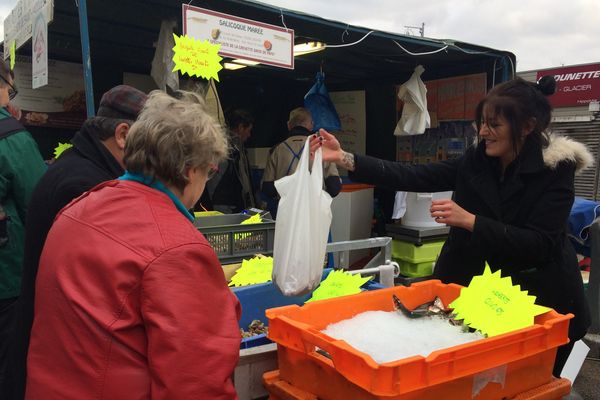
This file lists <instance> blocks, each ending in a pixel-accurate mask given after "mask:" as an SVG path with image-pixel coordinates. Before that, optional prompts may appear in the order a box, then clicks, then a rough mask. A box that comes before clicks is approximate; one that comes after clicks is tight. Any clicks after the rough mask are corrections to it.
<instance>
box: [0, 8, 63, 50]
mask: <svg viewBox="0 0 600 400" xmlns="http://www.w3.org/2000/svg"><path fill="white" fill-rule="evenodd" d="M40 10H41V12H42V13H43V14H44V19H45V20H46V24H49V23H50V22H52V19H53V18H54V1H53V0H19V1H18V2H17V4H16V5H15V7H14V8H13V9H12V11H11V12H10V14H9V15H8V16H7V17H6V18H5V19H4V59H5V60H6V59H8V57H9V55H10V45H11V44H12V42H13V41H15V43H16V48H17V49H18V48H19V47H21V46H22V45H23V44H25V42H27V41H28V40H29V39H31V36H32V23H33V18H32V17H33V16H34V15H36V14H37V12H38V11H40Z"/></svg>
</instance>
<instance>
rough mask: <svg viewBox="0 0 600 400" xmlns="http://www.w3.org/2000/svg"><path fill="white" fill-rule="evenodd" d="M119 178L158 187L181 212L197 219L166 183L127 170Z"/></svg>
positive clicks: (191, 219)
mask: <svg viewBox="0 0 600 400" xmlns="http://www.w3.org/2000/svg"><path fill="white" fill-rule="evenodd" d="M118 179H119V180H121V181H134V182H139V183H142V184H144V185H146V186H149V187H151V188H153V189H156V190H158V191H160V192H163V193H164V194H166V195H167V196H169V198H170V199H171V201H172V202H173V204H175V207H177V209H178V210H179V212H181V213H182V214H183V215H184V216H185V217H186V218H187V219H189V220H190V221H191V222H194V219H195V218H194V216H193V215H192V214H191V213H190V212H189V211H188V209H187V208H185V206H184V205H183V203H182V202H181V200H179V198H177V196H175V194H174V193H173V192H171V191H170V190H169V189H168V188H167V187H166V186H165V185H163V184H162V182H160V181H158V180H156V179H153V178H150V177H149V176H145V175H142V174H136V173H133V172H129V171H125V174H124V175H122V176H120V177H119V178H118Z"/></svg>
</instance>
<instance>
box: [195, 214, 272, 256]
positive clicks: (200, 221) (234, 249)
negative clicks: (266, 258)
mask: <svg viewBox="0 0 600 400" xmlns="http://www.w3.org/2000/svg"><path fill="white" fill-rule="evenodd" d="M250 216H251V215H248V214H225V215H214V216H210V217H198V218H196V222H195V223H194V224H195V225H196V227H197V228H198V230H199V231H200V232H202V234H203V235H204V237H206V240H208V242H209V243H210V245H211V246H212V247H213V249H214V250H215V253H217V256H218V257H219V260H220V261H221V264H230V263H235V262H240V261H241V260H242V259H244V258H248V257H252V256H253V255H254V254H257V253H261V254H264V255H272V254H273V241H274V240H275V221H273V220H272V219H266V218H263V222H262V223H260V224H248V225H240V223H241V222H242V221H244V220H246V219H248V218H250Z"/></svg>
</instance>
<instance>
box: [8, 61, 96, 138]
mask: <svg viewBox="0 0 600 400" xmlns="http://www.w3.org/2000/svg"><path fill="white" fill-rule="evenodd" d="M0 54H1V53H0ZM17 65H18V67H17V68H16V69H15V83H16V84H17V87H18V88H19V94H18V95H17V97H15V99H14V100H12V101H11V103H12V104H14V105H15V106H17V107H18V108H19V109H20V110H21V112H22V117H21V123H22V124H23V125H27V126H41V127H47V128H67V129H79V128H80V127H81V124H82V123H83V121H85V119H86V112H85V111H86V108H85V90H84V84H83V66H82V65H81V64H74V63H69V62H63V61H56V60H48V74H47V79H48V84H47V85H45V86H43V87H40V88H38V89H32V79H33V76H32V59H31V57H29V56H19V55H18V56H17Z"/></svg>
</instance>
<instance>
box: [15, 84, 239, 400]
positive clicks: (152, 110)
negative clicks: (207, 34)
mask: <svg viewBox="0 0 600 400" xmlns="http://www.w3.org/2000/svg"><path fill="white" fill-rule="evenodd" d="M226 156H227V139H226V137H225V135H224V133H223V132H222V130H221V128H220V127H219V126H218V125H217V124H216V123H215V121H214V120H213V119H212V118H211V117H210V116H209V115H208V114H207V113H206V110H205V108H204V104H203V101H202V99H201V98H199V97H198V96H196V95H195V94H192V93H185V92H180V94H179V98H178V99H175V98H173V97H170V96H168V95H166V94H164V93H161V92H158V91H157V92H153V93H151V95H150V96H149V98H148V101H147V102H146V105H145V107H144V109H143V110H142V112H141V114H140V116H139V118H138V120H137V121H136V122H135V124H134V125H133V126H132V127H131V130H130V132H129V135H128V137H127V143H126V146H125V157H124V161H125V165H126V167H127V173H126V174H125V175H123V176H122V177H121V178H119V179H118V180H114V181H108V182H105V183H102V184H100V185H98V186H97V187H95V188H94V189H92V190H90V191H89V192H87V193H85V194H83V195H82V196H81V197H79V198H78V199H76V200H74V201H73V202H71V203H70V204H69V205H68V206H67V207H65V208H64V209H63V210H62V211H61V213H60V214H59V215H58V217H57V219H56V220H55V222H54V225H53V226H52V229H51V230H50V233H49V235H48V238H47V240H46V245H45V247H44V251H43V253H42V257H41V260H40V270H39V275H38V281H37V287H36V302H35V318H34V323H33V329H32V335H31V344H30V348H29V357H28V371H27V372H28V380H27V392H26V398H27V399H45V400H52V399H62V400H65V399H110V400H119V399H123V400H125V399H127V400H131V399H235V398H236V394H235V390H234V388H233V385H232V382H231V376H232V374H233V370H234V368H235V366H236V364H237V361H238V354H239V343H240V335H239V327H238V318H239V313H240V309H239V303H238V301H237V299H236V298H235V296H233V295H232V294H231V292H230V291H229V289H228V288H227V285H226V282H225V278H224V275H223V271H222V269H221V266H220V264H219V261H218V259H217V256H216V255H215V253H214V251H213V250H212V248H211V247H210V245H209V244H208V242H207V241H206V239H205V238H204V236H202V234H200V233H199V232H198V230H197V229H196V228H195V227H194V225H193V223H192V222H193V216H192V215H191V214H190V213H189V212H188V209H190V208H192V207H193V205H194V204H195V203H196V201H197V200H198V199H199V198H200V195H201V194H202V191H203V190H204V186H205V184H206V181H207V180H208V179H209V177H210V175H211V173H212V171H213V166H214V165H216V164H218V162H219V161H221V160H222V159H224V158H225V157H226Z"/></svg>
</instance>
